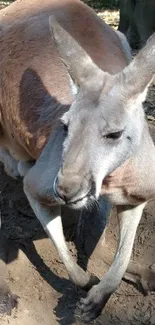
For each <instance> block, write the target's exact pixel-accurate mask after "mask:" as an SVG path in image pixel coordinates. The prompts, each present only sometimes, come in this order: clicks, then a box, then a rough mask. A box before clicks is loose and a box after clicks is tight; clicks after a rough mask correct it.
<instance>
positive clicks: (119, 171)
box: [51, 19, 155, 322]
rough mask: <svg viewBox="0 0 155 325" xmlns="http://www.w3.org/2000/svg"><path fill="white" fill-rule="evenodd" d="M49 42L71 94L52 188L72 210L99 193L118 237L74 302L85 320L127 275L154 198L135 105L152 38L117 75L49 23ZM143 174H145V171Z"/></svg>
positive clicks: (153, 161) (146, 79)
mask: <svg viewBox="0 0 155 325" xmlns="http://www.w3.org/2000/svg"><path fill="white" fill-rule="evenodd" d="M51 29H52V30H53V37H54V39H55V43H56V46H57V49H58V52H59V55H60V57H61V58H62V61H63V62H64V64H65V66H66V67H67V69H68V73H69V74H70V76H71V78H72V80H73V82H74V84H75V86H76V88H77V94H76V96H75V100H74V102H73V103H72V105H71V107H70V109H69V110H68V111H67V112H66V113H64V115H63V116H62V118H61V121H62V124H63V126H64V129H65V132H66V139H65V141H64V144H63V154H62V163H61V167H60V170H59V172H58V175H57V176H56V178H55V180H54V185H53V190H54V192H55V197H56V198H57V201H58V202H60V204H67V205H68V206H70V207H72V208H74V209H79V208H82V207H84V206H89V205H91V204H92V203H93V202H94V201H95V200H98V198H99V195H103V196H104V197H105V198H106V199H107V200H109V201H110V202H111V203H112V204H114V205H116V207H117V214H118V220H119V224H120V238H119V243H118V249H117V253H116V256H115V258H114V261H113V263H112V265H111V267H110V269H109V271H108V273H107V274H106V275H105V276H104V277H103V279H102V280H101V281H100V282H99V283H98V284H96V285H94V286H93V288H92V289H90V291H89V292H88V295H87V297H86V298H84V299H82V301H81V310H82V312H83V317H84V319H85V321H88V322H89V321H91V320H92V319H94V318H95V317H96V316H98V315H99V314H100V313H101V310H102V308H103V307H104V306H105V304H106V302H107V301H108V299H109V297H110V296H111V294H112V293H113V292H114V291H115V290H116V288H117V287H118V285H119V284H120V282H121V280H122V277H123V275H124V273H125V271H126V269H127V266H128V263H129V260H130V256H131V252H132V247H133V243H134V238H135V234H136V230H137V227H138V224H139V221H140V219H141V215H142V212H143V209H144V207H145V205H146V203H147V202H148V201H149V200H151V199H153V197H154V195H155V176H154V175H155V147H154V144H153V141H152V138H151V136H150V133H149V130H148V125H147V122H146V120H145V115H144V110H143V106H142V103H143V101H144V100H145V97H146V93H147V89H148V86H149V84H150V82H151V81H152V78H153V76H154V74H155V61H154V55H155V34H153V35H152V37H150V39H149V40H148V42H147V44H146V46H145V47H144V48H143V49H142V50H141V51H140V52H139V54H138V55H137V56H136V57H135V58H134V60H133V61H132V62H131V63H130V64H129V65H128V66H127V67H125V68H124V69H123V70H122V71H120V72H118V73H116V74H115V73H114V74H111V73H110V72H109V71H108V72H107V71H103V70H101V69H100V68H99V67H98V66H97V65H96V64H95V62H94V61H93V60H92V59H91V57H90V56H89V55H88V53H87V52H86V51H85V50H84V49H83V48H82V47H81V46H80V44H79V43H78V42H77V41H76V40H75V39H73V38H72V36H71V35H70V34H69V33H68V32H66V30H64V29H63V28H62V27H61V26H60V25H59V24H58V23H57V22H56V21H55V22H54V23H53V19H52V20H51ZM150 170H151V173H150Z"/></svg>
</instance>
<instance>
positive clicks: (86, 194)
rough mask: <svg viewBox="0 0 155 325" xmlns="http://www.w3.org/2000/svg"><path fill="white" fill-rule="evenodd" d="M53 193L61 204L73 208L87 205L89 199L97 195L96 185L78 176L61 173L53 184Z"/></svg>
mask: <svg viewBox="0 0 155 325" xmlns="http://www.w3.org/2000/svg"><path fill="white" fill-rule="evenodd" d="M53 191H54V194H55V197H56V199H57V200H58V201H59V202H60V204H62V203H65V204H68V205H70V206H71V207H73V208H81V207H83V206H85V205H86V203H87V201H88V199H90V198H91V197H92V196H93V195H94V194H95V188H94V183H93V184H92V182H90V181H89V180H87V179H86V178H84V177H83V178H80V176H78V175H73V174H71V173H65V176H64V175H63V174H62V173H61V172H59V174H58V175H57V177H56V178H55V181H54V184H53Z"/></svg>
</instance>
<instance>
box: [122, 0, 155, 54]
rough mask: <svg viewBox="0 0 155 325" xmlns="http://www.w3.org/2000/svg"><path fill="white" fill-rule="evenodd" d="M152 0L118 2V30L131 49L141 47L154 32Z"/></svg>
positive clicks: (154, 7)
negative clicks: (123, 35)
mask: <svg viewBox="0 0 155 325" xmlns="http://www.w3.org/2000/svg"><path fill="white" fill-rule="evenodd" d="M154 17H155V2H154V0H149V1H144V0H141V1H139V0H120V22H119V27H118V29H119V30H120V31H121V32H122V33H124V34H125V35H126V37H127V39H128V41H129V44H130V46H131V48H133V49H138V48H141V47H143V45H144V44H145V43H146V41H147V39H148V38H149V37H150V36H151V35H152V34H153V32H154V31H155V19H154Z"/></svg>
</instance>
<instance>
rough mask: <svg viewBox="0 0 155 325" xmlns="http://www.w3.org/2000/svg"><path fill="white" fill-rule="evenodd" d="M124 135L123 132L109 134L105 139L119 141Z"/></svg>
mask: <svg viewBox="0 0 155 325" xmlns="http://www.w3.org/2000/svg"><path fill="white" fill-rule="evenodd" d="M122 133H123V131H117V132H113V133H109V134H107V135H105V136H104V137H105V138H106V139H113V140H117V139H119V138H120V137H121V135H122Z"/></svg>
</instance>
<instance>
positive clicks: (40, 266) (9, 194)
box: [0, 11, 155, 325]
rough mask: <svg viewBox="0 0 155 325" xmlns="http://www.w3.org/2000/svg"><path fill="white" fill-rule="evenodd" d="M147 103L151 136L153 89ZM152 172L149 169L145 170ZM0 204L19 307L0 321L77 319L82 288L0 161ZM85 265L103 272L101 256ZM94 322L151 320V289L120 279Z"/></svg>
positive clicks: (154, 307) (146, 225) (139, 252)
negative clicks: (142, 289)
mask: <svg viewBox="0 0 155 325" xmlns="http://www.w3.org/2000/svg"><path fill="white" fill-rule="evenodd" d="M102 16H103V17H104V18H106V20H107V22H109V23H110V24H112V25H114V26H116V25H117V21H118V12H108V11H107V12H104V13H103V14H102ZM148 105H149V107H151V112H149V115H151V118H150V120H151V122H150V130H151V132H152V135H153V138H154V141H155V123H154V119H153V117H152V115H153V113H154V110H153V106H154V105H155V99H154V90H153V88H152V89H151V94H150V96H149V98H148ZM150 172H151V171H150ZM0 194H1V196H0V209H1V214H2V219H3V229H4V232H5V235H6V237H7V239H8V240H9V242H10V248H11V249H10V252H9V260H8V281H9V286H10V287H11V289H12V291H13V292H14V293H16V294H17V295H18V296H19V297H20V298H19V304H18V308H17V309H15V310H14V311H13V313H12V315H11V316H4V317H1V318H0V324H1V325H8V324H10V325H29V324H31V325H58V324H60V325H73V324H77V325H82V324H83V322H82V321H81V318H80V315H79V313H78V310H77V309H76V303H77V301H78V300H79V297H81V295H82V294H83V293H82V291H80V290H77V288H75V286H74V285H72V284H71V283H70V281H69V280H68V277H67V273H66V271H65V268H64V266H63V264H62V263H61V262H60V260H59V258H58V254H57V252H56V250H55V248H54V247H53V245H52V244H51V242H50V241H49V239H47V238H46V235H45V233H44V231H43V230H42V228H41V226H40V224H39V222H38V221H37V219H36V218H35V216H34V215H33V213H32V211H31V209H30V207H29V205H28V203H27V200H26V198H25V197H24V195H23V191H22V184H21V183H20V182H19V181H14V180H12V179H11V178H9V177H8V176H6V175H5V173H4V171H3V167H2V166H0ZM154 215H155V202H151V203H149V204H148V206H147V208H146V209H145V212H144V214H143V218H142V221H141V224H140V226H139V229H138V232H137V236H136V240H135V244H134V249H133V259H136V260H138V261H140V262H141V263H143V264H148V265H152V267H154V263H155V249H154V248H155V235H154V234H155V218H154ZM115 229H116V220H115V213H114V212H113V214H112V218H111V221H110V224H109V230H108V236H109V247H110V249H111V250H114V247H115V242H116V238H117V232H116V231H115ZM67 235H68V238H69V239H70V241H69V242H68V245H69V247H70V250H71V252H72V254H73V255H75V249H74V244H73V242H72V241H71V239H72V235H73V230H68V231H67ZM89 268H90V270H93V272H94V273H96V274H97V275H99V276H101V275H102V274H103V273H104V272H105V268H104V264H103V263H102V260H101V259H97V260H96V264H94V261H93V260H91V261H90V263H89ZM93 324H96V325H99V324H104V325H142V324H145V325H155V294H153V293H152V294H150V295H149V296H144V295H143V294H142V293H140V292H139V291H138V290H137V288H134V287H133V286H132V285H131V284H127V283H125V282H122V284H121V286H120V288H119V289H118V290H117V292H116V293H115V294H114V295H113V296H112V297H111V299H110V300H109V302H108V304H107V306H106V308H105V309H104V311H103V314H102V315H101V316H100V317H99V318H98V319H97V320H96V321H94V322H93Z"/></svg>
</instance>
